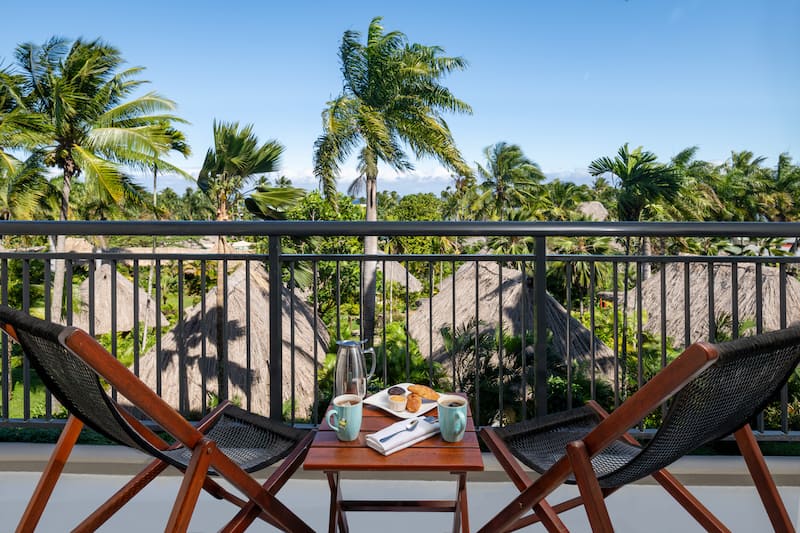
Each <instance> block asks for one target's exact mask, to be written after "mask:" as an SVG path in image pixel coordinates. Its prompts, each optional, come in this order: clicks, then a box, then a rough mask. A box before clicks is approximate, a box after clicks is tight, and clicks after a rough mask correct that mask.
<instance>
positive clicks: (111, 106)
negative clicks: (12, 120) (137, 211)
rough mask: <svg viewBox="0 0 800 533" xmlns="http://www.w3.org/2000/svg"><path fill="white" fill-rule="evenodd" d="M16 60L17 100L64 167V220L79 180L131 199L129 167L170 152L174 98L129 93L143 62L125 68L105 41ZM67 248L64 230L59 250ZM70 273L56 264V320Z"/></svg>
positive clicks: (51, 161) (35, 50)
mask: <svg viewBox="0 0 800 533" xmlns="http://www.w3.org/2000/svg"><path fill="white" fill-rule="evenodd" d="M15 57H16V70H17V72H15V73H13V74H15V75H17V76H19V77H20V79H21V80H22V83H21V88H22V91H21V92H17V93H14V94H13V97H14V98H15V102H16V105H17V106H19V107H20V108H24V109H27V110H30V111H31V112H33V113H36V114H37V115H36V116H37V117H39V118H40V119H41V121H42V123H43V129H44V133H43V135H44V138H45V140H44V142H42V143H41V145H40V147H41V149H42V150H43V152H44V154H45V157H44V161H45V164H46V165H48V166H51V167H56V168H58V169H59V170H60V171H61V172H62V189H61V205H60V213H59V214H60V218H61V220H68V219H69V218H70V192H71V190H72V182H73V180H74V179H75V178H77V177H78V176H81V175H82V176H83V177H84V179H85V180H86V181H87V182H89V183H91V184H92V187H94V188H95V190H97V191H102V192H103V194H106V195H108V197H109V198H110V199H112V200H113V201H114V202H117V203H119V202H122V201H124V199H125V197H126V194H127V193H129V192H130V191H131V188H130V186H129V185H130V181H129V179H128V177H127V176H126V175H125V174H124V173H123V171H122V169H123V167H130V168H135V169H141V170H144V169H146V168H149V167H150V166H151V165H152V164H153V161H154V158H157V157H158V156H159V155H160V154H163V153H164V152H165V151H166V149H167V146H168V145H169V142H170V139H169V138H168V137H167V136H166V135H165V132H164V128H163V127H161V124H163V122H164V121H168V122H169V121H173V120H176V117H174V116H172V115H169V114H165V113H167V112H169V111H171V110H173V109H174V107H175V106H174V103H173V102H172V101H171V100H168V99H166V98H164V97H162V96H160V95H158V94H157V93H154V92H149V93H146V94H144V95H142V96H139V97H136V98H130V96H131V94H133V92H134V91H136V90H138V89H139V88H140V87H141V86H142V85H143V84H144V83H146V81H144V80H138V79H135V76H136V75H138V74H139V73H140V72H141V71H142V70H143V69H142V67H133V68H128V69H125V70H118V69H119V67H120V66H121V64H122V62H123V59H122V56H121V55H120V53H119V51H118V50H117V49H116V48H114V47H112V46H109V45H107V44H105V43H103V42H101V41H99V40H95V41H90V42H84V41H83V40H81V39H78V40H76V41H74V42H73V43H72V44H70V43H69V42H68V41H67V40H65V39H63V38H57V37H54V38H51V39H50V40H48V41H47V42H46V43H45V44H43V45H42V46H38V45H35V44H32V43H23V44H21V45H19V46H18V47H17V49H16V53H15ZM3 79H7V77H6V76H4V77H3ZM63 246H64V236H63V235H62V236H59V237H58V240H57V242H56V250H57V251H61V250H63ZM63 270H64V265H63V262H62V261H57V262H56V272H55V278H54V287H53V317H52V318H53V319H54V320H58V319H59V317H60V316H61V306H62V302H61V298H62V294H63V284H64V277H63Z"/></svg>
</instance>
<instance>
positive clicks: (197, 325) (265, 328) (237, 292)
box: [140, 263, 329, 416]
mask: <svg viewBox="0 0 800 533" xmlns="http://www.w3.org/2000/svg"><path fill="white" fill-rule="evenodd" d="M246 273H247V269H246V268H245V267H244V265H242V266H240V267H239V268H237V269H236V270H235V271H234V272H233V273H232V274H231V275H230V276H229V278H228V295H227V296H228V298H227V313H228V315H227V319H228V322H227V326H226V329H225V331H226V337H227V348H228V352H227V353H228V366H227V368H228V372H229V373H228V397H229V399H231V400H234V401H238V402H240V403H241V405H242V407H245V408H247V407H249V409H250V410H251V411H253V412H255V413H260V414H263V415H269V342H270V331H269V321H268V320H269V318H268V314H269V276H268V274H267V273H266V271H265V270H264V267H263V266H262V265H261V264H260V263H253V264H251V265H250V268H249V277H250V308H249V311H248V308H247V301H246V299H247V295H246V278H245V276H246ZM292 298H293V299H294V318H295V325H294V342H295V345H294V356H295V361H294V370H295V377H294V387H295V413H296V414H297V415H298V416H304V415H306V414H307V412H308V409H309V407H310V406H311V404H312V402H313V400H314V390H315V387H316V383H315V381H314V365H315V364H317V365H321V363H322V361H323V360H324V359H325V352H326V350H327V347H328V343H329V337H328V332H327V331H326V330H325V327H324V326H323V325H322V321H321V320H320V321H318V329H317V331H316V332H315V331H314V329H313V311H312V309H311V308H310V307H309V306H308V305H307V304H306V303H304V302H303V301H301V300H300V299H299V298H298V297H297V296H294V297H292V295H291V293H290V292H289V290H288V289H286V288H283V289H282V304H283V312H282V316H283V326H282V327H283V399H284V401H286V400H289V399H291V394H292V381H291V379H292V378H291V372H292V353H291V338H292V324H291V318H292V309H291V306H292V303H291V302H292ZM205 308H206V313H205V315H203V313H202V308H201V304H200V303H198V304H197V305H195V306H194V307H192V308H191V309H189V310H187V311H186V316H185V319H184V323H183V325H182V327H176V328H175V329H173V330H172V331H171V332H169V333H168V334H167V335H166V336H165V337H164V338H163V339H162V341H161V343H162V353H161V365H160V372H161V395H162V397H163V398H164V399H165V400H166V401H167V402H169V403H170V405H173V406H175V407H179V399H178V398H179V396H178V395H179V387H178V383H179V379H178V378H179V368H178V366H179V365H178V361H179V358H180V350H179V349H180V348H183V351H185V353H184V354H183V356H184V357H185V361H186V364H185V373H186V375H187V378H188V383H189V387H188V391H187V397H188V398H187V399H188V408H189V410H190V411H195V412H197V411H200V409H201V406H202V382H203V379H205V383H206V388H207V391H208V392H209V393H210V394H216V392H217V390H218V387H217V364H216V361H217V347H216V343H215V339H216V324H217V312H216V288H213V289H211V290H210V291H209V292H208V293H207V294H206V298H205ZM248 313H249V318H250V362H249V364H248V361H247V357H248V351H247V333H246V324H247V320H246V317H247V314H248ZM203 344H205V347H206V356H205V361H203V359H202V347H203ZM315 344H316V346H317V353H316V356H317V357H318V360H317V362H315V359H314V358H315V353H314V345H315ZM155 362H156V357H155V350H154V349H153V350H150V351H149V352H148V353H147V354H146V355H145V356H144V357H142V359H141V362H140V369H141V370H140V374H141V377H142V379H143V380H144V381H145V383H147V384H148V385H149V386H151V387H153V388H155V385H156V377H155V376H156V367H155ZM248 367H249V370H248ZM248 376H249V380H250V389H251V391H252V392H251V397H250V401H251V402H252V403H251V404H250V405H249V406H248V405H247V397H246V395H245V390H246V385H247V380H248Z"/></svg>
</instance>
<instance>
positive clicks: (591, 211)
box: [578, 200, 608, 222]
mask: <svg viewBox="0 0 800 533" xmlns="http://www.w3.org/2000/svg"><path fill="white" fill-rule="evenodd" d="M578 212H580V213H582V214H583V215H585V216H586V217H587V218H590V219H592V220H596V221H598V222H605V221H606V220H608V209H606V206H604V205H603V204H602V203H601V202H598V201H597V200H592V201H591V202H581V203H579V204H578Z"/></svg>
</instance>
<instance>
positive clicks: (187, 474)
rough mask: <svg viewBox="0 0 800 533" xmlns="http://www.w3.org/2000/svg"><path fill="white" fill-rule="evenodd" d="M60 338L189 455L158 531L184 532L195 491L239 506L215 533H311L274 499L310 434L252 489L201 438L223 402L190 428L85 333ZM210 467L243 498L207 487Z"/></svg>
mask: <svg viewBox="0 0 800 533" xmlns="http://www.w3.org/2000/svg"><path fill="white" fill-rule="evenodd" d="M0 327H2V329H3V330H4V331H5V332H6V333H7V334H8V335H9V336H10V337H11V338H12V339H14V340H15V341H17V342H19V339H18V336H17V332H16V331H15V329H14V326H13V325H12V324H8V323H3V324H2V325H0ZM64 333H65V334H66V335H62V339H61V340H62V344H63V345H64V346H66V347H67V348H68V349H69V350H71V351H72V352H73V353H74V354H75V355H76V356H77V357H79V358H80V359H81V360H83V361H84V362H85V363H86V364H87V365H89V366H90V367H91V368H92V369H93V370H94V371H95V372H96V373H97V374H98V375H99V376H100V377H102V378H103V379H104V380H105V381H107V382H108V383H109V384H110V385H111V386H112V387H114V388H115V389H116V390H117V391H118V392H119V393H120V394H122V395H123V396H124V397H125V398H127V399H128V400H129V401H130V402H131V403H132V404H133V405H135V406H136V407H137V408H138V409H141V411H142V412H143V413H145V414H146V415H147V416H149V417H150V418H151V419H152V420H153V421H154V422H156V423H157V424H158V425H159V426H160V427H161V428H162V429H163V430H164V431H166V432H167V433H169V434H170V435H172V436H173V437H174V438H175V439H176V444H175V445H174V446H176V447H177V446H180V445H183V446H185V447H186V448H187V449H188V450H191V451H192V456H191V460H190V462H189V465H188V467H187V468H186V470H185V471H184V475H183V481H182V483H181V485H180V488H179V491H178V494H177V496H176V499H175V503H174V505H173V507H172V511H171V514H170V516H169V520H168V522H167V525H166V528H165V531H168V532H185V531H186V530H187V528H188V526H189V522H190V520H191V517H192V513H193V511H194V508H195V505H196V503H197V499H198V497H199V495H200V491H201V490H205V491H206V492H208V493H209V494H211V495H212V496H214V497H215V498H218V499H225V500H227V501H229V502H231V503H233V504H235V505H236V506H238V507H240V511H239V513H238V514H236V516H235V517H234V518H233V519H232V520H231V521H230V522H229V523H228V524H226V525H225V526H224V527H223V529H222V530H221V531H225V532H230V533H232V532H239V531H244V530H245V529H246V528H247V527H248V526H249V525H250V524H251V523H252V522H253V521H254V520H255V519H256V518H261V519H263V520H265V521H267V522H269V523H270V524H272V525H274V526H275V527H277V528H279V529H282V530H285V531H292V532H312V531H313V530H312V529H311V528H310V527H309V526H308V525H307V524H306V523H305V522H304V521H303V520H302V519H300V518H299V517H298V516H297V515H296V514H295V513H293V512H292V511H291V510H290V509H289V508H288V507H286V506H285V505H284V504H283V503H281V502H280V500H278V498H277V497H276V496H275V494H276V493H277V492H278V491H279V490H280V489H281V487H283V485H284V484H285V483H286V482H287V481H288V479H289V478H290V477H291V476H292V474H293V473H294V472H295V471H296V470H297V468H299V466H300V465H301V464H302V462H303V459H304V458H305V455H306V453H307V452H308V448H309V446H310V445H311V442H312V440H313V437H314V434H313V432H309V433H308V435H306V436H305V437H304V438H303V439H302V440H301V441H300V442H299V443H298V445H297V446H295V447H294V448H293V450H292V452H291V453H290V454H289V455H288V456H287V457H285V458H284V460H283V462H282V463H281V464H280V466H279V467H278V468H277V469H276V470H275V472H274V473H273V474H272V475H271V476H270V477H269V478H268V479H267V480H266V482H264V483H263V484H260V483H258V481H256V480H255V479H254V478H253V477H252V476H251V475H250V474H248V473H247V472H245V471H244V470H243V469H242V468H241V467H240V466H239V465H237V464H236V463H234V462H233V461H232V460H231V459H230V458H228V457H227V456H226V455H225V454H224V453H223V452H222V451H220V450H219V449H218V448H217V447H216V445H215V443H214V442H213V441H212V440H210V439H208V438H207V437H206V436H205V434H204V431H205V430H206V429H207V428H208V427H210V426H211V425H213V424H212V423H213V422H214V421H215V419H216V418H217V417H219V416H221V415H222V414H223V412H224V411H225V409H226V408H229V407H230V405H231V404H230V403H229V402H223V403H222V404H220V405H219V406H218V407H217V408H216V409H214V410H213V411H212V412H211V413H209V414H208V415H207V416H206V417H205V418H204V419H203V420H202V421H201V422H200V423H199V424H198V426H197V427H195V426H194V425H192V424H191V423H189V422H188V421H187V420H186V419H185V418H184V417H183V416H181V415H180V414H179V413H178V412H177V411H175V410H174V409H173V408H172V407H171V406H170V405H169V404H167V403H166V402H165V401H164V400H162V399H161V398H160V397H159V396H158V395H157V394H155V392H153V391H152V390H151V389H150V388H149V387H147V386H146V385H145V384H144V383H143V382H142V381H140V380H139V379H138V378H137V377H136V376H135V375H134V374H133V373H131V371H130V370H129V369H128V368H127V367H126V366H124V365H123V364H122V363H120V362H119V361H117V360H116V359H115V358H114V357H113V356H112V355H111V354H109V353H108V352H107V351H106V349H105V348H104V347H103V346H102V345H100V344H99V343H98V342H97V341H96V340H95V339H94V338H93V337H91V336H90V335H89V334H88V333H86V332H84V331H83V330H80V329H77V328H68V329H66V330H65V332H64ZM119 413H120V414H121V415H122V416H123V417H124V418H125V420H126V421H127V422H128V423H129V424H130V425H131V427H133V428H134V429H135V430H136V432H137V433H139V435H140V436H141V437H143V438H144V439H146V440H147V441H148V442H149V443H150V444H151V445H153V446H154V447H155V448H157V449H160V450H167V449H169V448H170V445H169V444H168V443H167V442H165V441H164V440H163V439H161V437H159V436H158V435H157V434H156V433H154V432H153V431H151V430H150V429H149V428H148V427H146V426H145V425H144V424H142V423H141V422H140V421H138V420H137V419H136V418H134V417H133V416H131V415H130V414H128V413H127V412H126V411H125V410H124V409H119ZM83 425H84V423H83V421H81V420H79V419H78V418H77V417H75V416H73V415H70V417H69V418H68V420H67V423H66V425H65V427H64V429H63V431H62V432H61V435H60V437H59V439H58V442H57V444H56V446H55V449H54V450H53V452H52V454H51V456H50V460H49V462H48V463H47V465H46V467H45V469H44V471H43V473H42V476H41V478H40V479H39V482H38V484H37V486H36V489H35V491H34V494H33V496H32V497H31V499H30V501H29V503H28V506H27V508H26V509H25V511H24V513H23V515H22V517H21V519H20V522H19V525H18V527H17V532H18V533H23V532H32V531H34V529H35V528H36V526H37V524H38V522H39V520H40V518H41V516H42V513H43V512H44V509H45V506H46V505H47V502H48V500H49V498H50V495H51V494H52V492H53V489H54V488H55V485H56V482H57V481H58V478H59V476H60V475H61V472H62V471H63V469H64V466H65V464H66V461H67V459H68V458H69V454H70V452H71V451H72V449H73V447H74V445H75V443H76V442H77V439H78V436H79V434H80V432H81V429H82V428H83ZM168 466H170V465H169V464H168V463H167V462H166V461H164V460H162V459H155V460H154V461H152V462H151V463H150V464H148V465H147V466H146V467H145V468H144V469H143V470H142V471H141V472H140V473H139V474H137V475H136V476H135V477H134V478H133V479H131V480H130V481H129V482H128V483H126V485H125V486H124V487H122V488H121V489H120V490H119V491H117V492H116V493H115V494H114V495H112V496H111V497H110V498H109V499H108V500H107V501H106V502H105V503H104V504H102V505H101V506H100V507H99V508H97V509H96V510H95V511H94V512H93V513H92V514H91V515H90V516H89V517H87V518H86V519H85V520H84V521H83V522H81V524H79V525H78V526H77V527H76V528H75V529H74V531H76V532H90V531H94V530H96V529H97V528H98V527H100V525H101V524H103V523H104V522H106V521H107V520H108V519H109V518H110V517H111V516H112V515H113V514H114V513H115V512H116V511H118V510H119V509H120V508H121V507H123V506H124V505H125V504H126V503H127V502H128V501H130V499H131V498H133V496H135V495H136V494H137V493H139V492H140V491H141V490H142V489H143V488H144V487H145V486H147V484H148V483H149V482H150V481H152V480H153V479H155V478H156V477H157V476H158V475H159V474H160V473H161V472H163V471H164V470H165V469H166V468H167V467H168ZM212 468H213V470H214V471H215V472H216V473H217V474H218V475H219V476H221V477H222V478H224V479H226V480H227V481H228V482H230V483H231V484H232V485H233V486H234V487H235V488H236V489H238V490H239V491H241V493H242V494H243V495H244V496H245V497H246V499H242V498H240V497H238V496H237V495H235V494H232V493H230V492H229V491H227V490H226V489H224V488H223V487H222V486H221V485H219V484H218V483H217V482H216V481H214V479H213V478H212V477H211V476H210V475H209V469H212Z"/></svg>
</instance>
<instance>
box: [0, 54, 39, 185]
mask: <svg viewBox="0 0 800 533" xmlns="http://www.w3.org/2000/svg"><path fill="white" fill-rule="evenodd" d="M23 82H24V78H23V77H22V76H20V75H18V74H14V73H13V72H12V71H11V69H10V68H6V69H3V70H0V171H4V172H6V173H8V174H7V175H11V174H13V173H14V172H15V171H16V167H17V165H18V163H19V161H18V160H17V158H16V157H14V155H13V154H12V153H11V152H10V151H9V150H17V149H30V148H33V147H35V146H36V145H37V144H38V143H40V142H41V140H42V138H41V134H42V132H43V128H44V124H43V122H42V120H41V117H40V116H39V115H38V114H36V113H33V112H32V111H31V110H29V109H28V108H27V107H26V106H25V105H24V103H23V102H21V101H20V98H19V95H20V94H21V92H22V85H23ZM37 159H38V160H39V162H40V163H41V158H37Z"/></svg>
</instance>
